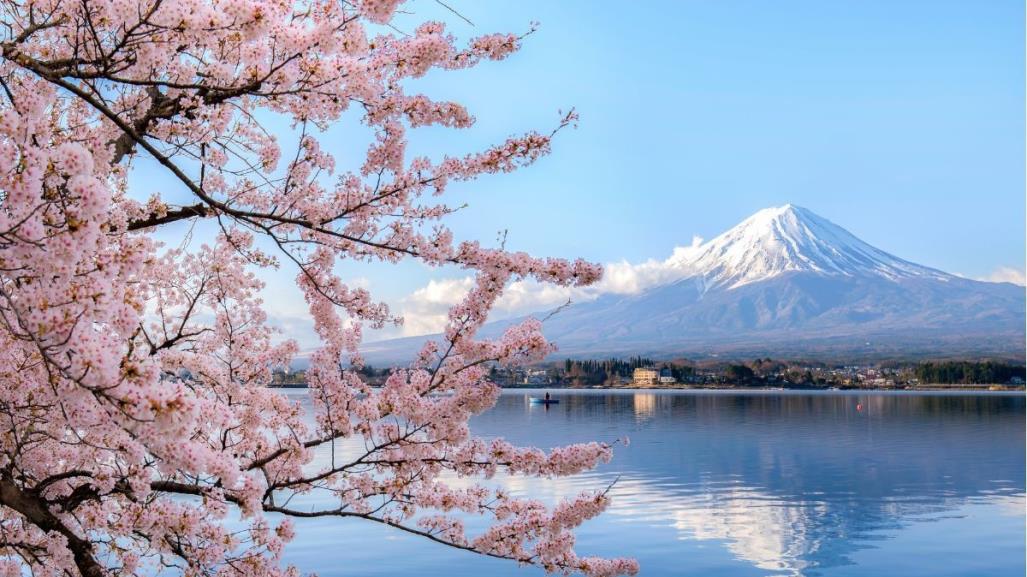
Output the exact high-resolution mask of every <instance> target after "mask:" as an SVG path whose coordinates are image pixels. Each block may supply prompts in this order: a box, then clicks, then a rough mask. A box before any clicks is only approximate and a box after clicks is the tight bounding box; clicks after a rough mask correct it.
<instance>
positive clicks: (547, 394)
mask: <svg viewBox="0 0 1027 577" xmlns="http://www.w3.org/2000/svg"><path fill="white" fill-rule="evenodd" d="M546 402H547V403H548V402H549V391H546Z"/></svg>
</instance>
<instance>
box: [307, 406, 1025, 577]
mask: <svg viewBox="0 0 1027 577" xmlns="http://www.w3.org/2000/svg"><path fill="white" fill-rule="evenodd" d="M289 394H291V395H295V394H303V393H300V392H298V391H296V392H290V393H289ZM539 394H540V392H539V391H524V390H518V391H507V392H506V393H504V394H503V396H502V398H501V399H500V401H499V403H498V405H497V406H496V408H495V409H493V410H492V411H490V412H489V413H487V414H485V415H482V416H480V417H478V418H476V419H475V420H474V421H473V424H472V426H473V429H474V430H475V432H476V433H477V434H479V435H483V436H488V437H493V436H501V437H505V438H507V439H509V440H511V441H513V442H516V443H520V444H527V445H536V446H540V447H552V446H557V445H561V444H567V443H573V442H580V441H589V440H596V439H600V440H613V439H617V438H619V437H623V436H628V437H630V439H631V444H630V446H628V447H618V450H617V452H616V456H615V457H614V460H613V461H612V462H611V463H610V464H608V465H604V466H603V467H601V468H600V469H598V470H597V471H595V472H592V473H589V474H585V475H579V476H576V477H573V478H568V479H561V480H556V481H546V480H538V479H527V480H526V479H521V478H507V479H504V480H503V483H504V484H505V485H506V486H507V487H508V488H509V489H510V490H511V491H512V492H513V493H515V494H519V495H530V496H534V497H537V498H541V499H543V500H546V501H552V500H555V499H557V498H559V497H561V496H565V495H573V494H577V493H578V492H580V491H581V490H583V489H596V488H602V487H604V486H606V485H607V484H609V483H610V482H612V481H613V480H614V479H617V478H619V481H618V482H617V484H616V485H615V487H614V488H613V490H612V495H613V505H612V506H611V508H610V509H609V510H608V511H607V512H606V513H605V514H604V515H602V516H601V517H599V518H598V519H595V520H592V521H589V522H588V523H586V524H585V525H584V526H583V527H582V528H581V529H580V530H579V532H578V537H579V538H578V547H577V549H578V552H579V553H580V554H601V555H605V556H622V555H623V556H633V557H635V558H637V559H638V560H639V562H640V563H641V565H642V572H641V575H643V576H653V577H655V576H661V575H682V576H688V575H696V576H699V575H702V576H706V577H711V576H712V577H716V576H739V577H746V576H766V575H774V576H799V575H807V576H816V575H821V576H824V577H844V576H866V575H874V576H890V575H895V576H900V575H901V576H904V577H917V576H925V577H926V576H930V577H944V576H957V575H958V576H974V577H977V576H981V577H985V576H1022V575H1024V572H1025V567H1024V555H1025V551H1024V547H1025V545H1024V543H1025V538H1027V535H1025V516H1024V512H1025V500H1024V476H1025V468H1024V450H1025V447H1024V436H1025V420H1024V419H1025V410H1024V408H1025V402H1024V396H1023V394H1022V393H1019V394H969V395H964V394H922V393H913V394H907V393H873V394H866V393H861V394H850V393H788V392H757V393H739V392H697V391H695V392H694V391H661V392H641V391H602V392H598V391H588V392H576V391H574V392H572V391H554V398H557V399H560V401H561V402H560V404H559V405H555V406H552V407H549V408H548V409H547V408H545V407H541V406H537V405H530V404H529V403H528V402H527V400H528V397H529V396H532V395H534V396H538V395H539ZM472 526H473V525H472ZM297 527H298V531H297V532H298V535H299V536H298V537H297V539H296V540H295V541H294V542H293V543H292V544H291V545H290V547H289V549H288V551H289V553H288V560H289V561H290V562H293V563H295V564H297V565H298V566H299V567H300V569H301V570H303V571H304V572H309V571H316V572H317V573H318V574H319V575H320V576H321V577H333V576H350V575H353V576H356V575H381V576H413V575H418V576H434V575H438V576H454V577H460V576H479V575H488V576H489V577H501V576H506V575H519V576H525V577H531V576H537V575H542V574H543V572H542V571H539V570H536V569H533V568H518V567H517V566H516V565H514V564H512V563H509V562H504V561H499V560H493V559H486V558H482V557H480V556H476V555H473V554H469V553H465V552H461V551H456V550H453V549H449V548H447V547H444V546H441V545H436V544H432V543H428V542H424V541H423V540H421V539H418V538H417V537H413V536H409V535H405V534H403V533H401V532H399V531H396V530H392V529H389V528H386V527H380V526H375V525H373V524H370V523H367V522H360V521H356V520H346V521H339V520H314V521H300V522H298V523H297Z"/></svg>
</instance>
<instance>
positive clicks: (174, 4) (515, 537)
mask: <svg viewBox="0 0 1027 577" xmlns="http://www.w3.org/2000/svg"><path fill="white" fill-rule="evenodd" d="M401 5H402V2H401V0H357V1H354V2H339V1H338V0H304V1H303V2H287V1H283V0H97V1H89V2H66V1H62V0H40V1H34V2H25V3H7V4H5V12H4V17H3V18H4V24H5V26H4V27H3V32H2V33H0V50H2V60H0V190H2V191H3V194H2V197H0V320H2V325H0V378H2V382H3V383H4V384H3V386H0V418H2V419H3V421H4V423H5V426H4V427H3V432H2V433H0V532H2V539H0V575H10V576H13V575H23V574H27V573H31V574H33V575H40V576H50V575H53V576H57V575H62V576H64V575H80V576H82V577H100V576H105V575H112V576H113V575H119V576H120V575H154V574H158V573H161V572H164V571H166V572H168V573H169V574H182V575H186V576H201V575H202V576H207V575H211V576H215V575H216V576H220V577H232V576H236V577H257V576H260V577H263V576H271V577H275V576H294V575H298V572H299V570H300V569H304V570H312V569H316V568H314V567H310V568H296V567H289V566H286V565H284V564H283V562H282V555H283V551H284V550H285V549H286V548H287V547H288V543H289V541H290V540H291V539H293V538H294V536H295V534H296V533H297V532H302V531H303V529H304V528H303V519H304V518H307V517H311V516H319V517H320V516H330V517H339V518H342V517H351V518H359V519H363V520H364V521H366V522H369V523H379V524H387V525H390V526H392V527H395V528H398V529H400V530H403V531H407V532H409V533H413V534H417V535H421V536H423V537H425V538H427V539H431V540H434V541H436V542H438V543H440V544H444V545H448V546H451V547H455V548H458V549H465V550H468V551H472V552H476V553H480V554H485V555H491V556H494V557H501V558H505V559H510V560H512V561H514V562H518V563H523V564H533V565H537V566H540V567H543V568H545V569H546V570H548V571H554V572H560V573H574V572H579V573H584V574H587V575H593V576H607V575H617V574H633V573H635V572H637V565H636V564H635V563H634V561H631V560H624V559H613V560H606V559H599V558H592V557H579V556H578V555H577V554H576V553H575V551H574V534H573V530H574V528H576V527H577V526H578V525H580V524H581V523H582V522H584V521H585V520H587V519H589V518H591V517H594V516H595V515H597V514H599V513H600V512H601V511H602V510H603V509H604V508H605V507H606V506H607V504H608V502H609V496H608V494H607V492H606V491H603V490H600V491H598V492H595V493H585V494H582V495H580V496H578V497H576V498H574V499H570V500H567V501H564V502H561V503H559V504H558V505H556V506H555V507H554V508H547V507H546V506H544V505H543V504H542V503H540V502H537V501H534V500H528V499H518V498H513V497H511V496H509V495H508V494H506V493H505V492H504V491H502V490H501V489H496V488H494V487H493V488H490V487H489V486H488V485H486V484H485V483H484V482H483V481H484V480H485V479H489V478H491V477H492V476H494V475H496V474H497V473H499V472H503V473H504V474H507V475H526V476H540V477H558V476H564V475H573V474H576V473H579V472H581V471H585V470H588V469H590V468H592V467H595V466H596V465H597V464H599V463H602V462H606V461H608V460H609V459H610V457H611V445H610V444H605V443H599V442H596V443H587V444H581V445H574V446H570V447H562V448H557V449H553V450H550V451H548V452H547V451H542V450H540V449H535V448H525V447H516V446H514V445H512V444H510V443H508V442H506V441H503V440H501V439H497V440H490V441H486V440H483V439H480V438H477V437H475V436H474V435H472V433H471V431H470V429H469V427H468V422H469V419H470V418H471V417H472V416H473V415H475V414H479V413H481V412H483V411H486V410H488V409H489V408H491V407H492V406H493V405H494V403H495V402H496V399H497V397H498V395H499V389H498V387H497V386H496V385H495V384H493V383H490V382H489V381H488V378H487V377H488V373H489V368H490V367H491V366H493V365H495V364H513V363H524V362H531V361H535V360H538V359H541V358H543V357H544V356H545V355H547V354H549V353H550V352H552V351H553V350H554V348H553V345H552V344H550V343H549V342H548V341H546V339H545V338H544V336H543V335H542V331H541V329H542V326H541V323H540V322H538V321H535V320H528V321H525V322H523V323H521V324H519V325H517V326H514V327H511V328H510V329H508V330H507V331H506V333H505V334H504V335H502V337H500V338H498V339H495V340H491V341H490V340H481V339H478V338H476V334H477V332H478V330H479V329H480V328H481V326H482V324H483V323H485V322H486V320H487V318H488V313H489V310H490V309H491V307H492V306H493V304H494V303H495V302H496V301H497V299H498V298H499V297H500V295H501V294H502V293H503V290H504V289H505V287H506V286H507V285H508V284H509V283H510V282H512V281H515V280H520V279H524V278H529V277H530V278H533V279H536V280H538V281H542V282H549V283H555V284H559V285H573V286H581V285H587V284H590V283H592V282H595V281H596V280H597V279H598V278H599V276H600V275H601V274H602V270H601V269H600V268H599V267H598V266H596V265H594V264H591V263H587V262H584V261H580V260H577V261H567V260H563V259H555V258H536V257H533V256H530V255H527V254H524V253H518V252H510V251H507V250H504V249H502V248H490V247H486V246H483V245H481V244H480V243H478V242H474V241H458V240H457V239H455V238H454V235H453V234H452V233H451V232H450V231H449V230H448V229H447V228H446V226H445V220H446V217H447V216H448V215H449V214H451V213H452V212H453V211H454V210H456V207H453V206H450V205H447V204H446V203H445V200H444V199H445V192H446V189H447V186H448V184H449V183H450V182H453V181H470V180H474V179H476V178H478V177H480V176H482V175H485V174H490V173H497V172H508V171H512V170H515V169H518V168H521V167H525V166H527V165H530V164H532V163H533V162H535V161H536V160H538V159H539V158H540V157H542V156H544V155H546V154H548V153H549V151H550V148H551V146H552V142H553V138H554V135H555V134H556V132H558V131H559V130H561V129H563V128H565V127H567V126H571V125H573V124H574V123H575V122H576V120H577V117H576V115H575V114H574V113H573V112H571V113H569V114H567V115H565V116H564V117H563V118H562V119H559V120H558V121H557V123H556V126H555V127H554V128H553V129H552V130H549V131H542V132H534V131H533V132H528V133H526V134H524V135H522V136H517V137H512V138H510V139H508V140H507V141H505V142H502V143H499V144H497V145H494V146H492V147H488V148H486V149H484V150H479V151H472V152H467V151H452V152H450V153H448V154H447V153H444V152H441V151H440V152H439V154H438V156H437V157H436V158H409V157H408V154H407V150H406V142H407V135H408V133H409V131H411V130H414V129H416V128H418V127H422V126H431V125H438V126H443V127H449V128H452V129H461V128H466V127H468V126H471V125H472V124H473V123H474V117H473V116H472V114H471V112H470V111H468V110H467V109H466V108H465V107H464V106H462V105H460V104H459V103H455V102H447V101H437V100H433V99H431V98H429V97H428V96H426V95H423V94H410V93H407V92H406V88H407V87H408V86H409V85H410V83H409V82H407V81H408V80H409V79H412V78H417V77H420V76H423V75H425V74H427V73H428V72H429V71H432V70H440V71H444V70H453V69H460V68H467V67H471V66H475V65H476V64H478V63H479V62H481V61H483V60H502V59H504V58H507V57H509V56H510V55H511V54H513V53H515V52H516V51H517V50H518V48H519V46H520V43H521V42H522V41H523V39H524V36H523V35H522V36H516V35H511V34H488V35H484V36H481V37H478V38H475V39H472V40H470V41H469V42H466V43H461V42H459V41H457V40H456V38H455V37H454V36H453V35H452V34H450V33H449V32H448V31H447V29H446V26H445V24H444V23H441V22H424V23H421V24H420V25H418V26H416V27H415V28H413V29H412V30H410V33H409V34H403V33H399V32H398V31H396V32H394V31H393V30H394V29H393V28H392V27H390V24H391V22H392V18H393V16H394V15H395V14H396V13H397V11H398V10H399V9H400V8H401ZM528 33H530V30H529V31H528ZM350 109H354V110H356V111H358V112H359V114H360V116H361V122H362V126H364V127H365V128H366V129H367V130H369V131H370V133H371V134H372V139H371V140H372V144H371V145H370V146H369V147H368V149H367V150H366V153H365V155H364V157H363V163H362V165H361V167H360V169H359V170H357V171H353V172H343V171H340V170H338V168H337V165H336V160H335V158H334V157H333V156H332V154H330V153H329V152H327V149H326V147H325V146H324V143H325V139H326V138H327V136H326V135H325V133H326V131H327V130H328V128H329V127H331V126H333V125H334V124H336V123H338V122H341V121H342V119H343V118H344V117H343V114H344V113H345V112H347V111H348V110H350ZM271 117H278V118H284V119H285V120H286V121H287V122H288V123H289V124H290V125H291V126H292V127H293V128H294V130H295V132H296V134H297V135H298V136H299V138H298V140H297V144H295V145H287V144H285V141H288V142H292V140H291V139H283V140H279V138H278V137H277V136H276V135H275V134H274V133H273V131H272V130H271V129H270V128H269V127H268V126H267V125H265V124H264V123H265V122H267V120H268V119H269V118H271ZM141 159H145V161H146V162H147V163H148V164H152V165H153V166H157V167H159V170H161V171H163V173H164V174H163V176H166V177H167V178H169V179H171V180H172V181H174V182H175V185H176V186H177V187H178V188H179V189H180V190H179V191H177V192H180V193H185V194H187V195H189V197H190V200H189V201H188V202H186V203H185V204H175V203H173V202H172V201H171V200H169V199H171V198H176V199H181V198H182V196H181V194H177V195H174V196H172V195H170V194H169V193H173V192H176V191H162V190H137V189H133V190H131V191H130V190H129V181H128V175H129V174H130V172H131V171H132V170H133V165H134V164H137V163H138V162H142V160H141ZM155 180H159V181H161V182H164V181H166V179H155ZM141 186H142V187H147V186H150V183H148V182H143V183H142V184H141ZM137 198H139V199H142V198H145V199H147V200H145V201H139V200H136V199H137ZM201 219H202V220H207V221H210V222H213V223H216V225H217V226H218V230H219V231H220V232H219V234H218V235H217V238H215V239H211V240H210V241H209V242H208V243H206V244H202V245H199V246H197V243H196V242H193V243H185V242H184V243H183V244H182V246H181V247H166V246H162V245H160V244H159V243H157V242H156V241H154V240H153V238H152V236H153V234H154V233H155V231H157V230H159V229H160V227H162V226H165V225H167V224H169V223H173V222H177V221H191V220H201ZM404 259H416V260H420V261H422V262H424V263H425V264H427V265H430V266H440V265H451V266H456V267H461V268H464V269H466V270H468V271H469V272H470V273H472V274H473V275H474V278H475V286H474V288H473V289H472V290H471V291H470V292H469V293H468V295H467V297H466V298H465V299H464V300H463V301H462V302H460V303H459V304H457V305H456V306H454V307H453V308H452V310H451V311H450V313H449V322H448V326H447V327H446V330H445V334H444V338H442V339H440V340H439V341H437V342H433V343H430V344H428V345H426V346H425V347H424V349H423V350H422V351H421V352H420V355H419V356H418V359H417V361H416V362H414V363H413V364H412V365H411V366H409V367H406V368H402V369H396V370H394V371H393V372H392V374H391V375H390V376H389V377H388V379H387V381H386V382H385V384H384V386H383V387H381V388H380V389H376V388H372V387H370V386H369V385H368V384H367V383H366V382H365V381H364V380H363V379H362V378H361V377H360V374H359V372H358V370H357V369H359V367H360V366H361V358H360V355H359V352H358V349H359V345H360V342H361V337H362V331H363V329H364V327H365V326H367V327H372V328H379V327H383V326H385V325H386V324H390V323H400V322H402V319H401V318H398V317H396V316H395V315H393V314H392V312H391V311H390V310H389V308H388V307H387V306H386V305H385V304H383V303H381V302H379V301H377V300H375V298H374V296H373V295H372V294H370V293H369V292H368V291H367V290H365V289H362V288H360V287H357V286H353V285H352V284H348V283H347V282H346V280H345V279H344V278H343V277H341V276H340V275H339V274H338V272H337V270H338V269H337V265H338V264H339V263H340V262H341V261H344V260H345V261H349V262H366V263H372V262H390V263H395V262H399V261H401V260H404ZM276 268H280V269H282V271H283V272H285V271H288V273H287V274H290V275H295V278H296V284H297V286H298V287H299V289H300V290H301V291H302V294H303V295H304V298H305V299H306V303H307V305H308V308H309V312H310V315H311V318H312V319H313V322H314V328H315V331H316V332H317V335H318V337H319V338H320V343H321V344H320V347H319V348H318V349H317V350H316V351H314V352H313V353H312V355H311V366H310V370H309V372H308V378H309V380H310V392H309V394H310V401H311V406H313V410H312V412H311V414H307V413H305V411H304V409H303V406H304V405H303V404H301V403H298V402H295V401H292V400H290V399H289V398H287V397H286V396H284V395H282V394H280V393H278V392H277V391H275V390H274V389H271V388H268V385H269V383H270V382H271V379H272V371H274V370H275V369H276V368H281V367H287V366H288V365H289V364H290V362H291V360H292V358H293V356H294V355H295V354H296V353H297V350H296V345H295V344H294V343H293V342H292V341H290V340H288V339H287V338H285V337H287V335H280V334H276V333H275V331H274V330H272V329H271V328H270V325H269V321H268V315H267V312H266V310H265V308H264V303H263V302H262V300H261V291H262V289H263V284H262V282H261V281H260V280H259V278H258V276H257V274H256V272H257V271H259V270H261V269H276ZM347 440H359V443H358V444H359V445H360V446H363V447H364V448H365V450H364V451H362V452H359V453H358V454H355V455H353V454H348V453H347V454H345V455H344V454H343V453H342V452H340V453H339V454H338V455H337V454H336V453H335V452H334V447H335V444H336V442H344V441H347ZM319 450H327V451H329V453H330V458H329V459H328V460H327V462H324V461H322V460H315V459H314V454H315V452H316V451H319ZM454 477H463V478H465V479H463V480H461V482H460V483H459V485H458V486H457V484H454V483H451V482H449V483H447V481H446V480H447V479H449V480H450V481H451V480H452V479H453V478H454ZM315 492H316V493H318V494H321V495H325V494H327V495H329V496H330V502H329V503H328V504H327V505H324V506H323V507H322V508H321V509H314V510H310V509H309V508H304V509H300V508H296V507H295V506H293V505H291V504H290V503H292V501H291V500H290V496H294V495H299V494H308V493H315ZM272 514H274V515H272ZM470 515H477V516H482V517H485V518H486V519H488V520H490V522H491V524H490V525H489V527H488V528H487V529H485V530H483V531H480V532H478V533H476V534H467V532H466V531H465V528H464V522H463V519H465V518H466V517H467V516H470ZM240 519H241V522H242V523H243V529H241V530H240V529H238V527H233V528H231V529H230V528H229V526H230V524H231V523H232V522H236V523H237V522H239V520H240ZM272 519H281V520H278V521H272Z"/></svg>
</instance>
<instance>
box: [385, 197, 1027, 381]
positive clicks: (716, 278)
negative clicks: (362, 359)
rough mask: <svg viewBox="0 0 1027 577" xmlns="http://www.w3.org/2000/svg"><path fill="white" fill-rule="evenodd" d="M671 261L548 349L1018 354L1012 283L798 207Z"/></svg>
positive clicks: (563, 328)
mask: <svg viewBox="0 0 1027 577" xmlns="http://www.w3.org/2000/svg"><path fill="white" fill-rule="evenodd" d="M675 259H677V262H674V263H672V264H673V266H674V268H676V269H678V270H679V274H676V275H675V278H676V280H673V281H671V282H666V283H663V284H660V285H658V286H655V287H651V288H649V289H647V290H644V291H642V292H641V293H638V294H631V295H618V294H607V295H605V296H601V297H599V298H598V299H596V300H593V301H589V302H583V303H579V304H576V305H574V306H572V307H569V308H567V309H565V310H563V311H561V312H560V313H559V314H557V315H555V316H553V317H552V318H550V319H548V320H547V321H546V324H545V331H546V336H547V337H548V338H550V339H551V340H553V341H554V342H556V343H557V344H558V345H559V347H560V349H561V352H560V353H559V354H562V355H571V356H593V357H598V356H606V355H634V354H646V355H651V356H661V355H663V356H677V355H686V356H704V355H725V356H730V355H743V354H744V355H757V356H763V355H775V354H776V355H788V356H812V355H816V354H820V355H821V356H832V357H833V358H838V357H853V356H855V357H859V358H866V355H870V354H876V355H884V356H887V355H895V356H911V355H936V356H937V355H949V354H961V355H999V356H1006V357H1009V358H1017V359H1022V358H1023V357H1024V340H1025V334H1024V333H1025V331H1024V326H1025V319H1027V312H1025V293H1024V288H1023V287H1020V286H1016V285H1013V284H1010V283H988V282H980V281H974V280H970V279H965V278H961V277H957V276H954V275H950V274H947V273H944V272H941V271H939V270H935V269H932V268H929V267H925V266H921V265H918V264H914V263H911V262H908V261H905V260H902V259H900V258H898V257H895V256H892V255H890V254H888V253H886V252H884V251H882V250H880V249H878V248H875V247H873V246H871V245H869V244H867V243H865V242H863V241H862V240H860V239H858V238H856V237H855V236H854V235H853V234H851V233H850V232H848V231H846V230H845V229H843V228H842V227H840V226H838V225H836V224H834V223H832V222H830V221H829V220H827V219H825V218H822V217H820V216H817V215H816V214H814V213H813V212H811V211H809V210H807V209H804V208H801V207H797V206H793V205H785V206H782V207H778V208H768V209H765V210H761V211H759V212H757V213H756V214H754V215H752V216H750V217H749V218H747V219H745V220H744V221H742V222H741V223H740V224H738V225H737V226H735V227H734V228H732V229H731V230H728V231H727V232H725V233H724V234H721V235H720V236H718V237H716V238H714V239H712V240H710V241H708V242H706V243H704V244H701V245H698V246H695V247H690V248H689V249H688V250H684V251H680V252H679V253H678V254H676V256H675ZM516 321H517V319H514V320H511V321H499V322H495V323H490V324H489V325H486V326H485V327H484V328H483V330H482V335H483V336H496V335H498V334H500V333H501V332H502V331H503V330H504V329H505V327H507V326H509V325H510V324H511V323H513V322H516ZM425 338H429V337H413V338H407V339H398V340H394V341H385V342H379V343H371V344H369V345H368V348H367V349H366V352H367V356H368V358H369V359H380V360H390V361H391V360H399V359H402V358H408V357H409V356H412V352H413V351H414V350H415V349H416V348H417V347H418V346H419V344H420V343H421V342H423V341H424V339H425Z"/></svg>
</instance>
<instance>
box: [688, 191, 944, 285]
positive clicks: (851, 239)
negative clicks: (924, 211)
mask: <svg viewBox="0 0 1027 577" xmlns="http://www.w3.org/2000/svg"><path fill="white" fill-rule="evenodd" d="M683 264H685V265H686V266H687V267H688V268H689V269H691V271H693V272H694V274H695V275H696V276H700V275H701V277H702V278H703V280H704V282H705V284H706V285H707V286H726V287H727V288H735V287H738V286H742V285H746V284H749V283H752V282H757V281H761V280H766V279H769V278H773V277H776V276H779V275H781V274H785V273H790V272H811V273H817V274H821V275H829V276H839V275H840V276H866V275H870V276H877V277H884V278H887V279H891V280H897V279H900V278H909V277H914V276H930V277H932V278H935V279H939V280H945V279H946V278H948V275H946V274H945V273H942V272H940V271H937V270H934V269H930V268H927V267H923V266H920V265H916V264H913V263H911V262H907V261H904V260H902V259H900V258H898V257H895V256H892V255H890V254H888V253H886V252H884V251H882V250H879V249H877V248H874V247H873V246H870V245H869V244H867V243H865V242H863V241H862V240H860V239H858V238H856V236H855V235H853V234H852V233H850V232H849V231H847V230H845V229H844V228H842V227H840V226H838V225H836V224H834V223H833V222H831V221H830V220H827V219H826V218H824V217H821V216H819V215H817V214H816V213H814V212H813V211H811V210H809V209H806V208H803V207H801V206H796V205H794V204H786V205H784V206H778V207H771V208H765V209H763V210H760V211H758V212H756V213H755V214H753V215H752V216H750V217H749V218H747V219H745V220H743V221H742V222H741V223H739V224H738V225H737V226H735V227H734V228H732V229H731V230H728V231H727V232H725V233H724V234H721V235H720V236H718V237H716V238H714V239H712V240H710V241H709V242H707V243H705V244H703V245H700V246H699V247H697V248H696V249H695V250H694V251H690V254H689V258H688V262H687V263H683Z"/></svg>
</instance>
